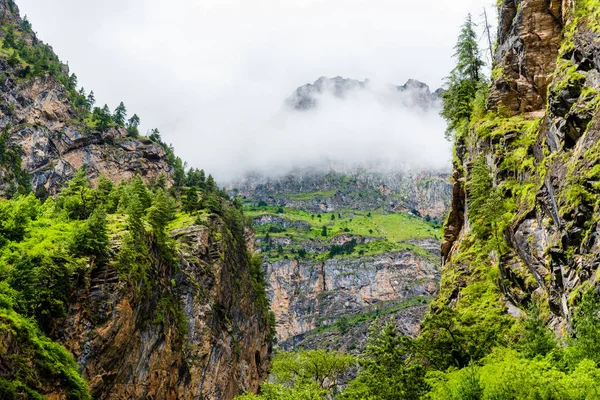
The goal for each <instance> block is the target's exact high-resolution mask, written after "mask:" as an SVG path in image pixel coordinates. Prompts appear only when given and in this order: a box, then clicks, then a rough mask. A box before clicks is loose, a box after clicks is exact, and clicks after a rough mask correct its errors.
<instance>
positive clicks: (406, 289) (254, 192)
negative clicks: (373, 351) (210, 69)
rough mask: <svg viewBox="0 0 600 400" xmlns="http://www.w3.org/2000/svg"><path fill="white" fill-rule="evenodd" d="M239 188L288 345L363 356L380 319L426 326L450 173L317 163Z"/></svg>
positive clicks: (413, 329)
mask: <svg viewBox="0 0 600 400" xmlns="http://www.w3.org/2000/svg"><path fill="white" fill-rule="evenodd" d="M230 189H231V190H230V192H231V193H232V194H235V195H237V196H238V198H241V199H242V202H243V204H244V205H245V207H244V208H245V215H247V216H248V217H251V218H252V221H253V226H254V229H255V231H256V240H255V246H256V248H257V251H258V252H259V253H260V254H261V256H262V258H263V260H264V266H263V268H264V270H265V273H266V276H267V277H268V281H269V288H268V290H267V291H268V295H269V298H270V300H271V308H272V310H273V312H274V313H275V317H276V322H277V340H278V343H277V346H278V348H279V349H282V350H287V351H289V350H293V349H299V348H312V349H330V350H342V351H347V352H351V353H358V352H360V351H361V350H362V349H363V348H364V346H365V344H366V341H367V336H368V334H367V332H368V329H369V326H370V325H371V324H372V323H373V322H374V321H375V320H376V319H377V318H378V317H392V316H393V317H394V318H395V320H396V321H397V322H398V326H399V327H400V329H401V330H402V332H403V333H404V334H407V335H411V336H415V335H416V334H417V333H418V330H419V324H420V323H421V321H422V319H423V316H424V313H425V311H426V310H427V304H428V303H429V302H430V301H431V299H432V298H433V297H434V296H435V295H436V294H437V290H438V281H439V269H438V265H439V264H440V262H441V259H440V252H439V247H440V243H441V242H440V240H441V232H440V222H439V221H440V220H441V218H442V216H443V215H444V214H445V212H446V210H447V207H448V202H449V199H450V190H449V189H450V184H449V183H448V182H447V181H446V180H445V179H444V175H443V174H442V173H439V174H437V173H427V172H420V173H419V172H414V173H403V172H397V173H393V172H389V173H374V172H366V171H360V170H359V171H356V172H354V173H348V174H346V173H343V172H336V171H334V170H332V171H330V172H328V173H325V172H318V170H316V169H314V170H313V169H311V170H306V171H303V172H296V173H293V174H288V175H287V176H286V177H284V178H281V179H276V178H270V179H269V178H264V177H262V178H261V177H258V176H254V177H248V178H246V179H245V180H244V181H243V184H240V186H238V187H235V188H230ZM419 210H420V211H419ZM422 214H423V215H422Z"/></svg>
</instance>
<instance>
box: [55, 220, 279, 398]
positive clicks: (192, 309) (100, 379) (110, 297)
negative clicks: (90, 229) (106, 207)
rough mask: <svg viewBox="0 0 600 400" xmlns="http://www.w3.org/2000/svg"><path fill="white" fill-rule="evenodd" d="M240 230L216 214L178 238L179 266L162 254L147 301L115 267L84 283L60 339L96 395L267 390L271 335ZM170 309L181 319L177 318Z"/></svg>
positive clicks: (59, 326) (230, 394)
mask: <svg viewBox="0 0 600 400" xmlns="http://www.w3.org/2000/svg"><path fill="white" fill-rule="evenodd" d="M231 229H232V227H231V226H230V225H228V224H227V223H226V222H225V221H223V220H222V219H221V218H219V217H217V216H212V217H210V218H209V219H208V220H207V222H206V224H205V225H192V226H187V227H184V228H179V229H176V230H174V231H172V232H171V236H172V238H173V239H174V240H176V242H177V247H178V249H179V250H178V252H177V254H176V257H177V259H178V262H177V265H176V268H175V269H173V267H172V266H170V265H169V264H166V263H165V262H164V261H162V260H161V257H157V256H156V255H153V258H154V260H153V264H154V266H153V267H152V273H151V277H150V280H151V281H152V284H151V285H152V287H151V289H150V293H148V294H146V295H145V296H144V297H143V298H140V296H139V295H136V290H134V289H135V288H132V287H131V284H128V282H127V280H126V279H123V277H122V276H119V274H118V272H117V270H115V269H114V268H110V266H109V267H106V268H95V269H93V270H90V271H88V273H87V274H85V276H83V277H80V278H79V279H80V282H81V284H80V285H79V286H78V287H76V288H75V290H74V291H73V293H72V294H71V296H70V302H69V306H68V311H67V314H68V316H66V317H65V318H64V319H59V320H57V321H56V322H55V324H54V326H53V328H52V334H51V337H53V338H55V339H56V340H57V341H59V342H60V343H63V344H64V346H65V347H66V348H67V349H69V351H70V352H71V353H72V354H73V356H74V358H75V360H76V361H77V363H78V364H79V367H80V369H81V370H82V371H83V373H82V375H83V377H84V378H85V379H86V380H87V381H88V382H89V387H90V391H91V394H92V397H93V398H98V399H115V398H148V397H154V398H162V399H185V398H190V399H191V398H198V397H201V398H206V399H232V398H234V397H235V396H236V395H239V394H241V393H243V392H245V391H251V392H256V391H257V390H258V385H259V384H260V383H261V382H262V381H263V380H264V379H265V378H266V374H267V372H268V369H269V359H270V336H269V329H268V326H267V320H266V314H265V311H264V310H262V309H261V308H260V307H257V306H256V298H255V294H254V291H253V289H252V286H251V285H250V281H251V279H250V276H249V271H250V266H249V259H248V257H247V256H246V254H247V251H246V243H245V241H244V238H239V237H235V236H232V234H231V233H230V232H231ZM221 238H222V239H221ZM240 239H242V241H240ZM114 245H115V246H117V245H118V244H117V243H114ZM153 252H156V254H158V253H159V252H160V250H159V249H158V248H156V249H154V250H153ZM169 296H171V297H169ZM170 301H172V303H169V302H170ZM165 304H166V306H165ZM170 307H174V308H175V310H180V313H179V314H176V315H175V316H173V315H171V316H169V315H168V314H169V313H170V312H171V313H173V311H172V310H171V309H170ZM177 312H179V311H177ZM163 314H164V315H163ZM162 319H164V321H161V320H162Z"/></svg>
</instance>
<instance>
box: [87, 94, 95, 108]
mask: <svg viewBox="0 0 600 400" xmlns="http://www.w3.org/2000/svg"><path fill="white" fill-rule="evenodd" d="M86 104H87V109H88V111H90V110H91V109H92V108H93V107H94V104H96V96H95V95H94V91H93V90H92V91H91V92H90V94H88V96H87V99H86Z"/></svg>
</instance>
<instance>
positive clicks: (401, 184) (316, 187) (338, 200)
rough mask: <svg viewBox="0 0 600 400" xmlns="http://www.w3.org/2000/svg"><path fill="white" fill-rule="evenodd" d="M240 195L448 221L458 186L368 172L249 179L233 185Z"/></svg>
mask: <svg viewBox="0 0 600 400" xmlns="http://www.w3.org/2000/svg"><path fill="white" fill-rule="evenodd" d="M230 189H231V192H232V193H234V191H233V189H235V194H237V195H238V196H241V197H243V196H246V197H247V198H252V199H253V201H254V202H255V203H256V204H257V205H258V204H260V203H265V204H268V205H273V206H278V207H289V208H296V209H302V210H306V211H308V212H312V213H321V212H334V211H337V210H340V209H354V210H361V211H371V210H375V209H378V208H380V207H383V208H384V209H386V210H388V211H393V212H409V213H414V214H417V215H421V216H422V217H427V216H429V217H430V218H434V219H437V220H439V221H442V220H443V219H444V218H445V217H446V214H447V212H448V208H449V205H450V199H451V195H452V185H451V183H450V182H449V180H448V175H447V174H445V173H443V172H387V173H378V172H367V171H364V170H351V171H336V170H317V169H311V170H299V171H296V172H292V173H289V174H288V175H286V176H285V177H282V178H269V177H264V176H246V177H245V178H244V179H242V180H240V181H239V182H235V183H233V184H231V186H230Z"/></svg>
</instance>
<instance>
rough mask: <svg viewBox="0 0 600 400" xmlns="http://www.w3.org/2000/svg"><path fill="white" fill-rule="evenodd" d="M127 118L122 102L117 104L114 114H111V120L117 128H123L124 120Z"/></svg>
mask: <svg viewBox="0 0 600 400" xmlns="http://www.w3.org/2000/svg"><path fill="white" fill-rule="evenodd" d="M126 117H127V108H126V107H125V104H124V103H123V102H121V103H119V105H118V106H117V108H115V112H114V113H113V116H112V120H113V122H114V123H115V124H117V125H118V126H125V118H126Z"/></svg>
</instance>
